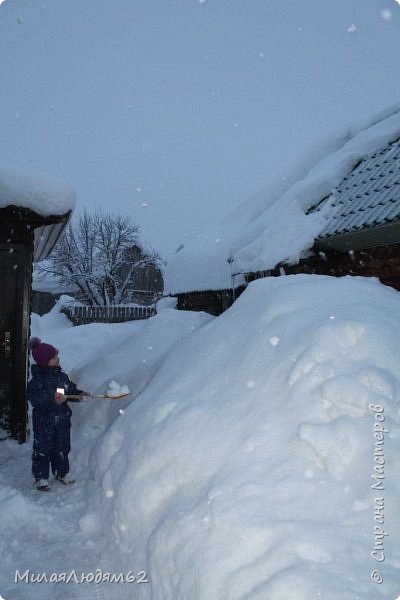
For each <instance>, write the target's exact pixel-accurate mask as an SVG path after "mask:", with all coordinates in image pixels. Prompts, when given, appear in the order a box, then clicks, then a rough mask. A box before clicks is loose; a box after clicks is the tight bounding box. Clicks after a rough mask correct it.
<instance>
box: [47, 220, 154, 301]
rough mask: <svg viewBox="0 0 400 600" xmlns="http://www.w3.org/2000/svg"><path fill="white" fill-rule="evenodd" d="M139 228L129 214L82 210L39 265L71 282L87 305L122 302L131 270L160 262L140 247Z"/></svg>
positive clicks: (151, 252) (61, 280)
mask: <svg viewBox="0 0 400 600" xmlns="http://www.w3.org/2000/svg"><path fill="white" fill-rule="evenodd" d="M139 232H140V229H139V227H138V226H137V225H135V224H134V223H132V222H131V221H130V219H129V217H126V216H121V215H113V214H102V213H100V212H95V213H93V214H89V213H88V212H86V211H85V212H84V213H83V214H82V215H81V216H80V217H79V219H78V220H77V221H76V223H70V224H69V225H68V227H67V229H66V231H65V233H64V235H63V237H62V238H61V240H60V241H59V242H58V244H57V245H56V246H55V248H54V250H53V252H52V253H51V254H50V256H49V258H48V260H47V261H46V262H45V263H44V264H41V265H39V269H40V270H41V271H42V272H43V271H45V272H47V273H51V274H53V275H55V276H56V277H57V278H58V279H59V281H60V282H61V283H64V284H68V285H70V284H71V283H72V284H74V285H75V286H76V287H77V288H78V289H79V296H80V298H81V299H82V300H83V301H85V302H87V303H88V304H90V305H94V306H109V305H114V304H121V303H123V302H124V301H126V298H127V292H128V288H129V282H130V281H131V280H132V276H133V275H134V273H135V272H136V271H137V270H139V269H143V268H145V267H147V266H156V267H157V266H159V265H160V264H161V261H160V257H159V255H158V254H157V253H156V252H154V251H145V250H144V249H143V247H142V245H141V244H140V242H139ZM134 249H136V250H134Z"/></svg>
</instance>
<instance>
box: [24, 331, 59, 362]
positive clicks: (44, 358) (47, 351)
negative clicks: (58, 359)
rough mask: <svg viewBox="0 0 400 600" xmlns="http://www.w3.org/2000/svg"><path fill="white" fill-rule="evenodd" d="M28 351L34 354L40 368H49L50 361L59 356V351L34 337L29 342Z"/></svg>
mask: <svg viewBox="0 0 400 600" xmlns="http://www.w3.org/2000/svg"><path fill="white" fill-rule="evenodd" d="M28 350H30V351H31V352H32V356H33V358H34V359H35V362H36V364H37V365H39V366H40V367H47V366H48V364H49V361H50V360H51V359H52V358H54V357H55V356H57V354H58V350H57V348H54V346H52V345H51V344H44V343H43V342H42V340H40V339H39V338H37V337H33V338H31V339H30V340H29V342H28Z"/></svg>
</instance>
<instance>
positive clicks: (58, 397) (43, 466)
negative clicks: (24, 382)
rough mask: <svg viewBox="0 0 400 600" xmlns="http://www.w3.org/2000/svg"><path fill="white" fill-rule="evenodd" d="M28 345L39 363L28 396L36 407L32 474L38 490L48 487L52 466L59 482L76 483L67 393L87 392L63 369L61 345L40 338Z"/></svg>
mask: <svg viewBox="0 0 400 600" xmlns="http://www.w3.org/2000/svg"><path fill="white" fill-rule="evenodd" d="M28 348H29V349H30V350H31V352H32V356H33V358H34V359H35V362H36V364H34V365H32V367H31V371H32V378H31V380H30V381H29V383H28V399H29V401H30V403H31V404H32V407H33V411H32V422H33V434H34V440H33V452H32V474H33V477H34V479H35V482H36V487H37V489H38V490H48V489H50V488H49V482H48V479H49V470H50V465H51V470H52V473H53V475H54V476H55V478H56V479H57V480H58V481H60V482H61V483H64V484H68V483H73V482H74V480H73V479H71V478H69V477H68V473H69V461H68V454H69V452H70V450H71V441H70V429H71V415H72V411H71V409H70V407H69V406H68V402H67V401H66V398H65V395H66V394H77V395H80V396H81V397H82V398H83V396H85V395H87V394H86V392H83V391H82V390H78V388H77V386H76V385H75V383H73V382H72V381H71V380H70V379H69V377H68V375H67V374H66V373H64V372H63V371H62V370H61V367H60V360H59V357H58V350H57V348H54V346H51V345H50V344H44V343H42V342H41V340H40V339H39V338H32V339H31V340H29V342H28ZM57 388H63V389H64V394H65V395H63V394H61V393H57ZM73 401H75V402H79V401H80V399H76V400H73Z"/></svg>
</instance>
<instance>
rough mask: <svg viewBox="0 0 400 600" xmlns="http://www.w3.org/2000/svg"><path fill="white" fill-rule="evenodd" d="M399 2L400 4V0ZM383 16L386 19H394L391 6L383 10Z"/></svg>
mask: <svg viewBox="0 0 400 600" xmlns="http://www.w3.org/2000/svg"><path fill="white" fill-rule="evenodd" d="M398 2H399V4H400V0H398ZM381 14H382V18H383V19H385V21H391V20H392V11H391V10H390V9H389V8H385V10H383V11H382V13H381Z"/></svg>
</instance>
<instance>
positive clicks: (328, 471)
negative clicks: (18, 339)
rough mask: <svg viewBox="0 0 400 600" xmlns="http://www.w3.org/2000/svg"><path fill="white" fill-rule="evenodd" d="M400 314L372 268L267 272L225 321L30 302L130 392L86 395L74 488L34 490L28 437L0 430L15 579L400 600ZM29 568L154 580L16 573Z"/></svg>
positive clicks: (24, 586) (52, 332)
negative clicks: (125, 317)
mask: <svg viewBox="0 0 400 600" xmlns="http://www.w3.org/2000/svg"><path fill="white" fill-rule="evenodd" d="M399 317H400V299H399V295H398V293H397V292H395V291H394V290H392V289H390V288H386V287H384V286H382V285H381V284H379V283H378V282H377V281H376V280H373V279H363V278H350V277H347V278H342V279H334V278H329V277H322V276H310V275H308V276H307V275H297V276H289V277H280V278H271V279H265V280H259V281H256V282H254V283H252V284H251V285H250V286H249V288H248V289H247V290H246V291H245V292H244V294H243V295H242V296H241V297H240V298H239V299H238V300H237V302H236V303H235V304H234V305H233V306H232V307H231V309H229V310H228V311H227V312H226V313H224V314H223V315H222V316H221V317H218V318H212V317H209V316H208V315H205V314H198V313H184V312H179V311H175V310H173V309H171V308H167V309H165V310H162V311H161V312H160V313H159V314H158V315H157V316H156V317H153V318H151V319H149V320H147V321H142V322H138V323H124V324H115V325H100V324H99V325H84V326H81V327H71V326H70V324H69V323H68V321H67V320H66V319H65V318H64V316H63V315H60V314H58V313H57V310H54V311H53V312H52V313H51V314H49V315H46V316H45V317H42V318H38V317H34V319H33V323H32V325H33V327H32V333H33V334H35V335H40V337H42V339H43V340H45V341H48V342H50V343H53V344H55V345H56V346H57V347H59V348H60V352H61V361H62V364H63V365H64V366H65V368H66V370H68V371H69V372H70V374H71V375H72V377H73V379H75V380H76V381H77V382H78V383H79V384H80V385H81V386H82V387H83V388H84V389H86V390H88V391H92V392H95V391H98V392H99V393H101V392H105V391H106V390H107V387H108V385H109V383H110V381H111V380H112V379H115V380H116V381H118V382H119V383H121V384H123V385H129V388H130V390H131V391H132V396H131V397H130V398H129V397H128V398H124V399H122V400H119V401H115V400H108V401H102V400H88V401H87V402H86V403H84V404H82V405H74V406H73V407H72V408H73V412H74V414H73V451H72V453H71V463H72V468H73V473H74V474H75V475H76V477H77V482H76V484H75V485H74V486H68V488H67V489H66V488H65V486H60V487H56V486H55V485H52V490H51V492H48V493H46V494H43V493H39V492H37V491H36V490H34V489H33V488H32V485H31V483H30V474H29V471H30V445H29V444H26V445H23V446H18V444H16V443H13V442H9V441H6V442H2V443H1V444H0V452H1V454H0V462H1V469H0V510H1V514H2V519H1V520H0V534H1V535H0V548H1V553H2V563H1V569H0V594H1V595H2V596H3V597H4V598H6V599H7V600H9V598H12V599H13V600H23V599H25V598H27V597H29V598H30V600H31V599H32V600H50V599H53V598H57V599H58V600H72V599H73V598H80V599H81V600H83V599H86V598H87V599H89V598H90V600H93V599H94V598H99V600H111V598H113V599H114V598H116V599H117V600H128V599H129V600H131V598H132V597H135V598H136V597H138V598H143V599H145V598H146V599H151V600H160V599H162V600H168V599H171V600H172V599H173V600H239V599H240V600H244V599H245V598H246V599H249V600H250V599H251V600H253V599H255V600H257V599H260V600H265V599H268V600H288V598H290V600H310V598H321V599H324V600H379V599H380V598H382V599H385V600H394V598H396V597H397V596H398V595H399V593H400V582H399V579H398V568H399V565H400V550H399V546H398V543H397V542H398V539H399V537H400V519H399V517H398V502H399V498H400V482H399V478H398V473H397V471H398V467H397V465H398V463H399V460H400V427H399V424H400V416H399V403H398V401H399V391H400V377H399V367H398V366H399V364H400V345H399V339H400V318H399ZM374 433H375V437H374ZM383 461H385V462H383ZM372 486H375V487H372ZM374 510H375V513H376V514H375V518H374ZM374 548H375V549H374ZM371 553H374V554H373V555H371ZM383 557H384V560H381V559H382V558H383ZM16 569H19V571H20V573H24V572H25V570H26V569H29V570H30V572H31V573H32V574H38V573H39V574H40V573H46V574H47V575H48V576H49V575H50V574H62V573H67V574H70V573H71V571H72V570H75V571H76V573H77V574H78V576H79V575H80V574H81V573H86V574H87V573H92V574H93V573H96V569H98V570H100V571H101V572H100V574H102V573H103V574H104V573H114V574H119V573H125V574H127V573H129V572H133V573H135V574H139V573H140V572H141V571H145V572H146V578H147V579H148V582H146V583H142V584H141V585H139V584H136V583H134V584H133V583H131V584H129V583H120V584H116V583H103V584H101V585H96V584H95V583H91V584H90V583H85V584H84V585H78V584H77V583H74V582H72V583H70V584H63V583H57V584H55V583H51V582H47V583H46V582H43V583H41V584H38V583H35V584H33V583H23V582H20V583H18V584H16V583H14V576H15V571H16ZM371 576H373V577H374V578H375V579H379V577H382V578H383V581H382V583H376V582H374V581H373V580H372V577H371ZM142 577H143V575H142Z"/></svg>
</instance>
